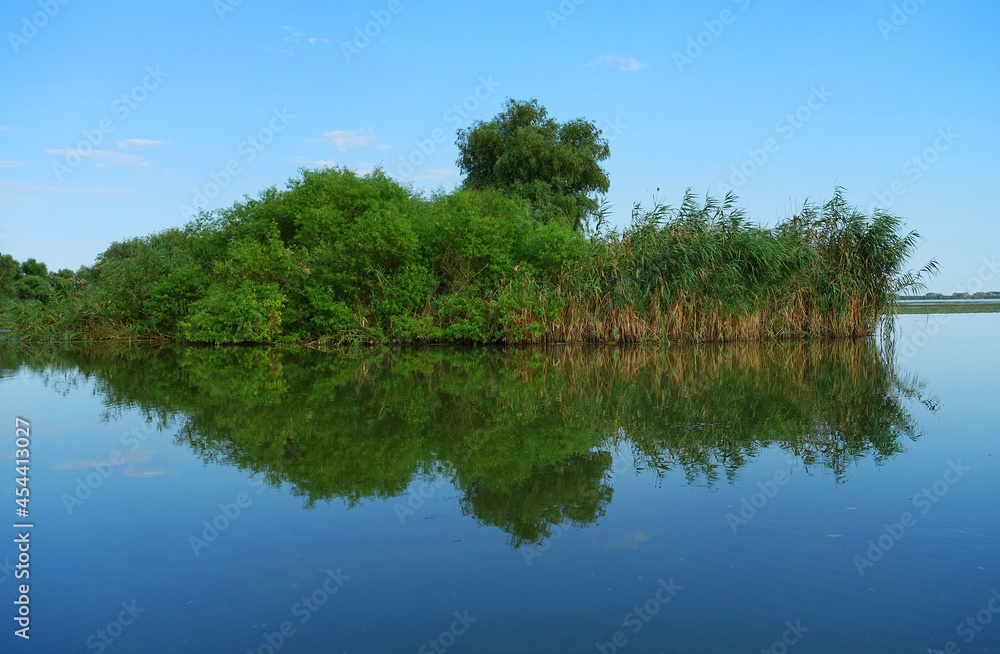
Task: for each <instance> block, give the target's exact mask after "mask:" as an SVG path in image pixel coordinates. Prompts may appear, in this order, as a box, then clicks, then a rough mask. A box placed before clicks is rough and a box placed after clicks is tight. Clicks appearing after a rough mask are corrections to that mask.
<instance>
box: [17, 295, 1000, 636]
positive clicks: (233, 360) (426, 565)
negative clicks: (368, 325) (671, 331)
mask: <svg viewBox="0 0 1000 654" xmlns="http://www.w3.org/2000/svg"><path fill="white" fill-rule="evenodd" d="M998 327H1000V316H997V315H996V314H976V315H955V314H942V315H905V316H901V317H900V318H899V319H898V329H897V331H896V333H895V335H894V337H893V339H894V342H895V346H894V348H891V349H886V348H884V347H882V346H881V345H879V343H877V342H866V341H856V342H818V343H799V342H796V343H783V344H769V345H739V344H731V345H710V346H700V347H693V346H672V347H670V348H665V349H664V348H644V347H633V348H626V347H582V346H566V347H548V348H538V349H510V350H504V349H468V350H461V349H447V348H431V349H421V350H386V351H379V352H357V353H348V354H330V353H320V352H315V351H310V350H265V349H243V348H235V349H225V348H181V347H164V348H153V347H124V346H123V347H75V348H72V347H67V348H60V347H51V348H46V347H26V346H15V345H6V346H2V347H0V375H2V378H0V394H2V416H0V418H2V424H3V425H4V427H3V432H2V434H0V446H2V450H0V460H3V461H4V462H5V464H6V470H7V473H6V474H7V478H6V479H4V480H3V484H2V488H3V499H4V505H5V506H4V510H5V511H7V512H8V513H7V516H8V518H9V520H10V522H9V523H8V524H9V525H10V524H14V523H20V522H25V521H30V523H31V524H33V525H34V526H33V527H32V528H31V529H30V543H31V546H30V547H31V549H30V580H28V581H25V580H23V579H17V578H15V567H14V565H13V564H14V563H16V562H17V560H18V555H19V552H18V549H17V548H18V545H16V544H15V543H14V540H15V539H16V538H18V536H19V534H23V533H25V531H28V530H26V529H20V530H18V529H14V528H12V527H10V526H8V527H5V528H4V529H5V530H6V532H7V533H6V537H5V538H4V539H3V542H4V545H3V546H2V547H0V562H2V563H3V565H2V566H0V595H2V598H3V601H4V603H5V606H6V607H7V608H6V612H7V615H8V616H14V615H16V611H17V610H19V609H18V608H17V607H16V605H14V604H13V603H14V602H15V601H16V600H17V599H18V598H19V597H20V592H19V588H18V585H19V584H23V583H28V582H29V581H30V590H29V593H28V595H29V601H30V632H29V633H30V636H31V642H24V641H23V640H22V639H21V638H18V637H15V636H14V630H15V629H17V628H18V625H17V623H16V622H13V621H11V620H10V619H9V618H8V620H7V622H6V630H5V633H4V634H3V636H0V639H2V642H3V651H4V652H17V651H34V652H59V653H62V652H108V653H111V654H114V653H118V652H141V653H150V654H152V653H156V652H237V653H244V652H253V653H260V654H266V653H273V652H282V653H285V652H333V653H340V652H351V653H353V652H389V653H394V652H413V653H415V654H426V653H429V652H437V653H439V654H440V653H441V652H445V651H447V652H449V653H452V652H453V653H456V654H457V653H460V652H504V653H509V652H539V653H561V652H567V653H570V652H572V653H577V652H578V653H585V652H591V653H593V652H603V653H605V654H617V653H618V652H625V653H632V652H635V653H640V652H651V653H658V652H719V653H732V652H748V653H751V652H752V653H756V652H761V651H764V652H774V653H776V654H781V653H784V652H795V651H800V652H831V653H832V652H837V653H842V652H879V653H886V652H927V651H929V650H931V651H933V650H942V651H948V652H958V651H961V652H987V651H997V649H998V648H1000V538H998V536H1000V505H998V503H997V501H996V498H997V496H998V491H1000V446H998V425H1000V402H998V401H997V400H998V395H997V380H998V377H997V371H998V370H1000V341H998V339H997V333H998ZM16 418H21V419H23V420H25V421H28V422H29V423H30V484H29V488H30V515H29V516H28V517H26V518H18V517H16V516H15V510H16V509H17V508H19V507H18V505H17V504H16V499H17V497H16V495H15V489H16V488H19V487H20V486H19V485H18V484H17V483H15V475H16V474H17V473H16V472H15V468H16V464H15V447H16V446H15V442H16V441H15V420H16ZM22 495H23V493H22ZM25 504H27V503H25ZM12 607H13V608H12Z"/></svg>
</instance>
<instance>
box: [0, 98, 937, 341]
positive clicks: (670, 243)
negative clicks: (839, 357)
mask: <svg viewBox="0 0 1000 654" xmlns="http://www.w3.org/2000/svg"><path fill="white" fill-rule="evenodd" d="M458 145H459V150H460V153H461V156H460V159H459V166H460V167H461V169H462V172H464V173H465V174H466V180H465V183H464V184H463V186H462V187H460V188H459V189H457V190H455V191H454V192H452V193H443V192H442V193H437V194H434V195H431V196H430V197H426V196H424V195H422V194H420V193H417V192H416V191H414V190H413V189H412V188H411V187H408V186H404V185H401V184H400V183H399V182H397V181H395V180H393V179H391V178H389V177H388V176H387V175H386V174H385V173H384V172H383V171H382V170H381V169H378V168H376V169H375V170H374V171H372V172H370V173H367V174H364V175H359V174H357V173H356V172H353V171H351V170H347V169H344V168H332V169H325V170H302V171H301V174H300V176H299V177H297V178H295V179H292V180H290V181H289V182H288V184H287V186H286V187H285V188H284V189H281V190H279V189H277V188H275V187H272V188H269V189H267V190H265V191H264V192H262V193H261V194H260V195H259V196H258V197H257V198H249V197H248V198H245V199H244V201H242V202H237V203H235V204H234V205H233V206H232V207H229V208H225V209H221V210H217V211H214V212H203V213H202V214H201V215H199V216H198V217H197V218H196V219H195V220H193V221H192V222H191V223H189V224H188V225H186V226H184V227H183V228H176V229H169V230H166V231H163V232H160V233H157V234H153V235H150V236H145V237H139V238H132V239H129V240H125V241H121V242H117V243H114V244H112V245H111V246H110V247H109V248H108V249H107V250H106V251H105V252H103V253H102V254H101V255H99V256H98V258H97V261H96V262H95V264H94V265H93V266H92V267H84V268H82V269H81V270H80V271H78V272H77V273H69V271H60V273H57V274H56V275H49V274H48V273H47V272H45V271H43V273H44V274H39V271H37V270H36V271H33V272H32V273H31V274H27V273H26V271H25V268H24V267H25V266H27V265H28V263H27V262H25V264H23V265H21V266H20V269H21V270H22V273H24V274H21V275H18V274H16V273H13V272H11V271H13V270H14V267H13V266H12V265H11V264H16V263H17V262H13V260H10V261H9V262H7V263H5V264H4V266H6V268H9V269H10V270H9V271H8V273H7V274H6V276H4V277H0V295H6V296H8V297H11V298H13V300H9V301H7V302H6V304H5V309H4V312H5V318H6V320H7V323H6V324H7V326H8V328H9V329H11V330H13V333H14V335H15V337H16V338H18V339H21V340H31V341H51V340H108V339H126V340H164V341H180V342H193V343H282V342H285V343H310V344H315V345H336V344H344V343H352V344H378V343H433V342H452V343H455V342H469V343H553V342H667V341H731V340H744V341H750V340H763V339H776V338H823V337H854V336H864V335H870V334H873V333H875V331H876V329H877V328H878V326H879V324H880V323H881V321H883V320H884V318H885V316H886V315H887V314H891V313H892V311H893V306H894V304H895V302H896V298H897V297H898V296H899V295H901V294H907V293H910V292H912V291H913V290H914V289H918V288H920V277H921V273H928V272H933V271H934V268H935V264H934V263H933V262H932V263H931V264H928V266H925V267H924V269H923V270H922V271H921V273H913V272H908V271H907V269H906V265H907V262H908V259H909V257H910V255H911V254H912V253H913V251H914V248H915V247H916V245H917V242H918V239H919V236H918V235H917V233H916V232H904V231H902V220H901V219H900V218H899V217H897V216H894V215H892V214H890V213H888V212H885V211H881V210H878V211H876V212H874V213H873V214H870V215H866V214H863V213H861V212H859V211H858V210H856V209H854V208H853V207H851V206H850V205H849V204H848V202H847V200H846V198H845V195H844V192H843V191H842V190H841V189H839V188H838V189H836V190H835V192H834V196H833V198H832V199H831V200H829V201H828V202H826V203H825V204H822V205H817V204H813V203H807V204H805V206H803V208H802V209H801V210H800V211H799V212H797V213H796V214H795V215H793V216H792V217H790V218H788V219H787V220H784V221H782V222H780V223H779V224H777V225H775V226H774V227H769V228H766V227H762V226H759V225H756V224H753V223H752V222H751V221H750V220H749V219H748V217H747V215H746V213H745V212H744V210H743V209H742V208H740V207H739V206H738V205H737V203H736V199H735V198H734V197H733V196H727V197H725V198H713V197H706V198H704V199H699V198H698V197H697V196H696V195H694V194H693V193H691V192H690V191H689V192H688V193H687V194H686V195H685V196H684V198H683V200H682V202H681V203H680V205H679V206H677V207H669V206H665V205H662V204H657V203H654V204H653V206H650V207H642V206H640V205H636V206H635V207H634V208H633V211H632V216H631V222H630V224H629V225H628V226H627V227H625V228H623V229H621V230H618V229H609V228H608V226H607V220H606V218H607V211H606V209H607V207H606V206H604V205H602V204H600V202H599V197H600V194H601V193H603V192H605V191H607V189H608V183H609V182H608V179H607V175H606V173H605V172H604V171H603V169H601V168H600V165H599V163H600V162H601V161H603V160H605V159H606V158H607V157H608V155H609V154H610V150H609V146H608V143H607V141H606V140H604V139H603V138H601V136H600V131H599V130H597V129H596V127H594V125H593V124H592V123H589V122H587V121H584V120H575V121H569V122H567V123H562V124H560V123H557V122H556V121H554V120H552V119H551V118H549V117H548V115H547V113H546V112H545V110H544V108H542V107H541V106H539V105H538V103H537V102H535V101H531V102H517V101H508V104H507V107H506V108H505V111H504V112H503V113H501V114H500V115H498V116H497V117H496V118H495V119H494V120H492V121H490V122H488V123H484V122H479V123H477V124H475V125H473V126H472V127H471V128H469V129H468V130H464V131H462V132H460V133H459V138H458ZM43 268H44V266H43ZM65 273H69V274H68V275H66V274H65ZM5 280H9V281H5Z"/></svg>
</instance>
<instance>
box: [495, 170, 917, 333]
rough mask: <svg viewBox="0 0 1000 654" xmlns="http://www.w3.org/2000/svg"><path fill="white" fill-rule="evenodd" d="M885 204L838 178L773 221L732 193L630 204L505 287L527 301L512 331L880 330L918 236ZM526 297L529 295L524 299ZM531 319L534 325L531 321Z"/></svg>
mask: <svg viewBox="0 0 1000 654" xmlns="http://www.w3.org/2000/svg"><path fill="white" fill-rule="evenodd" d="M901 228H902V221H901V219H900V218H899V217H897V216H895V215H892V214H890V213H888V212H885V211H876V212H875V213H873V214H872V215H870V216H868V215H865V214H863V213H861V212H859V211H858V210H857V209H854V208H852V207H850V206H849V205H848V203H847V201H846V200H845V197H844V192H843V189H840V188H838V189H837V190H836V193H835V195H834V197H833V199H832V200H830V201H829V202H827V203H826V204H824V205H822V206H816V205H814V204H811V203H806V204H805V206H804V207H803V208H802V210H801V211H800V212H798V213H797V214H795V215H794V216H793V217H791V218H790V219H788V220H786V221H784V222H782V223H780V224H778V225H777V226H776V227H774V228H770V229H768V228H764V227H760V226H756V225H753V224H751V223H750V222H749V221H748V219H747V217H746V214H745V212H744V211H743V209H741V208H739V207H737V206H736V204H735V198H734V197H733V196H732V195H729V196H727V197H725V198H724V199H722V200H717V199H715V198H712V197H708V198H706V199H705V200H704V201H703V202H699V201H698V200H697V198H696V197H695V196H694V195H693V194H691V193H690V192H689V193H688V194H687V195H686V196H685V198H684V201H683V203H682V204H681V206H680V207H679V208H677V209H672V208H669V207H666V206H664V205H660V204H657V205H654V206H653V207H652V208H650V209H644V208H643V207H641V206H639V205H636V206H635V207H634V208H633V212H632V222H631V225H630V226H629V227H628V228H626V229H624V230H623V231H622V232H618V231H610V232H608V233H605V234H597V235H595V236H594V237H593V238H592V239H591V240H590V242H589V251H588V252H587V254H586V255H585V256H583V257H581V258H580V259H579V260H578V261H576V262H574V263H573V264H572V265H571V266H570V267H569V268H568V270H567V271H566V273H565V275H564V277H563V278H562V279H561V280H560V282H559V283H558V284H556V285H554V286H553V287H551V288H548V289H543V288H540V287H538V286H537V285H533V284H532V283H531V282H530V281H528V280H521V281H519V282H513V287H512V288H511V289H509V292H510V293H511V294H513V295H515V296H519V297H521V298H522V304H523V305H524V306H523V307H522V308H521V309H520V310H519V311H518V312H517V314H518V315H517V317H516V319H515V320H513V321H512V323H513V325H514V327H515V328H519V329H517V333H516V338H514V339H512V340H518V341H526V342H536V343H540V342H656V341H737V340H742V341H758V340H765V339H784V338H830V337H858V336H868V335H872V334H874V333H876V331H877V329H878V327H879V325H880V324H881V323H882V322H883V321H885V320H886V319H887V317H889V316H891V315H892V313H893V311H894V307H895V302H896V297H897V295H898V294H899V293H900V292H902V291H903V290H910V289H916V288H920V287H921V280H922V277H923V275H926V274H933V273H934V272H936V268H937V264H936V263H935V262H931V263H930V264H928V265H927V266H925V267H924V268H923V269H922V270H921V271H919V272H916V273H914V272H905V271H904V267H905V265H906V263H907V261H908V259H909V258H910V256H911V255H912V254H913V252H914V250H915V248H916V246H917V245H918V242H919V238H920V237H919V234H917V232H913V231H911V232H908V233H901ZM529 298H530V299H533V300H534V302H533V303H530V302H528V301H527V300H528V299H529ZM529 325H533V326H534V327H535V329H533V330H531V329H528V328H527V327H528V326H529Z"/></svg>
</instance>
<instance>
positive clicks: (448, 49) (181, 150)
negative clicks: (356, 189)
mask: <svg viewBox="0 0 1000 654" xmlns="http://www.w3.org/2000/svg"><path fill="white" fill-rule="evenodd" d="M0 26H2V31H3V34H4V42H3V44H2V45H0V89H2V96H0V97H2V99H0V251H2V252H8V253H10V254H13V255H14V256H15V257H16V258H18V259H19V260H23V259H25V258H27V257H31V256H34V257H36V258H38V259H39V260H43V261H45V262H47V263H48V264H49V265H50V267H51V268H64V267H67V268H73V269H76V268H77V267H79V266H80V265H82V264H90V263H92V262H93V259H94V257H95V256H96V255H97V254H98V253H99V252H101V251H102V250H104V249H105V248H106V247H107V246H108V244H109V243H111V242H112V241H115V240H121V239H123V238H126V237H130V236H138V235H144V234H148V233H150V232H154V231H157V230H160V229H163V228H167V227H171V226H179V225H182V224H184V222H186V220H187V217H188V215H189V214H188V212H189V210H191V209H194V208H198V207H205V208H210V209H211V208H216V207H221V206H226V205H229V204H231V203H232V202H233V201H235V200H238V199H240V198H242V196H243V195H244V194H249V195H252V196H255V195H257V193H258V192H260V191H261V190H262V189H264V188H266V187H268V186H273V185H276V186H279V187H281V186H283V185H284V183H285V182H286V181H287V180H288V179H289V178H290V177H294V176H295V175H296V174H297V169H298V168H299V167H302V166H306V167H318V166H325V165H334V164H337V165H343V166H348V167H350V168H355V169H359V170H362V171H364V170H369V169H371V168H372V167H373V166H375V165H377V164H380V163H381V164H382V166H383V167H384V168H385V170H386V171H387V172H388V173H389V174H391V175H393V176H394V177H397V178H399V179H401V180H403V181H405V182H409V183H413V184H414V185H415V186H417V187H421V188H426V189H431V190H433V189H434V188H436V187H439V186H444V187H445V188H446V189H450V188H452V187H453V186H454V185H455V184H456V183H457V182H458V181H459V180H460V177H459V176H458V171H457V169H456V166H455V159H456V157H457V149H456V147H455V145H454V140H455V139H454V137H455V130H456V129H457V128H459V127H466V126H468V125H469V124H471V123H472V122H473V121H474V120H478V119H483V120H487V119H489V118H491V117H492V116H494V115H495V114H496V113H497V112H498V111H499V110H500V108H501V106H502V104H503V102H504V101H505V99H506V98H508V97H513V98H516V99H529V98H537V99H538V100H539V101H540V102H541V103H542V104H543V105H544V106H545V107H547V108H548V110H549V112H550V114H551V115H552V116H553V117H555V118H556V119H558V120H568V119H572V118H577V117H584V118H587V119H589V120H592V121H594V122H595V123H596V124H597V125H598V126H599V127H601V128H602V129H603V130H604V133H605V136H607V137H608V138H609V139H611V140H612V146H611V151H612V155H611V158H610V159H609V160H608V161H607V162H606V167H607V170H608V172H609V174H610V177H611V192H610V194H609V196H610V200H611V202H612V203H613V204H614V206H615V209H616V211H615V222H616V223H617V224H624V223H625V222H626V221H627V219H628V214H629V211H630V209H631V206H632V204H633V203H634V202H637V201H638V202H644V203H649V202H650V200H651V199H652V198H653V197H654V196H655V197H656V198H658V199H659V200H661V201H664V202H666V203H668V204H678V203H679V202H680V200H681V198H682V196H683V194H684V191H685V190H686V189H687V188H689V187H690V188H692V189H693V190H695V191H696V192H698V193H700V194H704V193H705V192H708V191H712V192H713V193H716V194H718V193H720V192H725V191H726V190H729V189H733V188H735V189H736V192H737V193H738V194H739V196H740V198H741V201H742V203H743V204H744V206H745V207H746V208H747V209H748V211H749V213H750V216H751V217H752V218H753V219H755V220H757V221H760V222H762V223H766V224H771V223H773V222H774V221H775V220H777V219H779V218H782V217H785V216H787V215H788V214H789V212H790V211H791V210H792V209H793V208H795V207H798V206H800V205H801V203H802V202H803V201H804V200H806V199H814V200H824V199H826V198H828V197H829V196H830V195H831V194H832V192H833V189H834V187H835V186H836V185H841V186H844V187H846V188H847V190H848V192H849V195H850V199H851V201H852V202H853V203H855V204H857V205H858V206H860V207H862V208H863V209H869V208H870V207H871V206H872V205H874V203H875V202H877V201H880V200H881V204H882V206H887V207H889V208H891V210H893V211H894V212H896V213H898V214H900V215H902V216H904V217H905V218H906V219H907V224H908V227H910V228H913V229H917V230H918V231H919V232H920V233H921V234H922V235H923V236H924V237H925V239H926V241H925V243H924V244H923V245H922V246H921V249H920V251H919V252H918V254H917V258H916V259H915V260H914V263H915V264H917V265H921V264H923V263H924V262H926V260H928V259H930V258H932V257H933V258H936V259H937V260H938V261H939V262H940V263H941V264H942V265H943V266H944V273H943V274H942V275H941V276H940V277H939V278H937V279H936V280H933V281H932V282H931V284H930V288H931V290H935V291H941V292H946V293H950V292H954V291H957V290H967V289H971V290H975V288H977V287H982V288H983V289H985V290H993V289H1000V268H998V267H997V265H996V263H997V261H1000V229H998V226H1000V212H998V210H997V208H996V205H994V204H993V203H992V201H990V200H989V199H988V198H987V197H986V196H987V194H988V193H990V192H992V191H994V190H995V189H996V188H997V187H998V184H997V182H998V172H1000V165H998V163H997V156H998V153H1000V120H998V118H1000V111H998V107H1000V39H997V34H998V33H1000V4H998V3H996V2H995V0H954V1H951V2H945V1H944V0H907V1H906V2H900V1H896V2H893V1H881V0H864V1H861V0H847V1H843V2H838V3H805V2H792V1H791V0H780V1H779V0H771V1H769V2H763V1H762V0H705V1H698V2H690V1H689V2H630V3H613V2H607V1H602V0H564V1H563V2H559V0H552V1H538V2H532V1H527V0H522V1H517V0H514V1H511V0H507V1H504V2H494V1H481V2H474V3H473V2H461V3H460V2H438V3H432V2H429V1H427V0H369V1H363V2H362V1H356V2H352V1H348V2H336V3H319V2H301V1H294V0H293V1H291V2H285V3H280V4H279V3H265V2H260V1H259V0H242V1H240V0H216V1H213V0H178V1H177V2H172V3H157V4H150V5H147V4H136V3H133V2H129V3H125V2H119V1H115V0H110V1H107V2H102V3H86V2H82V1H81V0H63V1H60V0H42V1H41V2H40V1H39V0H34V1H30V2H29V1H24V0H6V1H5V2H4V3H3V5H2V6H0ZM366 30H367V33H368V34H365V31H366ZM657 189H659V191H658V192H657ZM987 263H990V264H991V265H987Z"/></svg>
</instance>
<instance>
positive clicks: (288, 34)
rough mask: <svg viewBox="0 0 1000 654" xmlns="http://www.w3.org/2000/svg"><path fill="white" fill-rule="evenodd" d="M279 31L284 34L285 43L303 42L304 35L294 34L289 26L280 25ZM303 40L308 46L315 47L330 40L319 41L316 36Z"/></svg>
mask: <svg viewBox="0 0 1000 654" xmlns="http://www.w3.org/2000/svg"><path fill="white" fill-rule="evenodd" d="M281 29H282V31H283V32H284V33H285V38H284V40H285V41H288V42H289V43H300V42H301V41H303V39H302V37H303V36H305V35H304V34H303V33H302V32H296V31H295V30H294V29H292V26H291V25H282V26H281ZM304 40H305V42H306V43H308V44H309V45H316V44H317V43H329V42H330V39H321V38H319V37H318V36H309V37H306V38H305V39H304Z"/></svg>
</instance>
